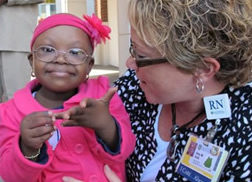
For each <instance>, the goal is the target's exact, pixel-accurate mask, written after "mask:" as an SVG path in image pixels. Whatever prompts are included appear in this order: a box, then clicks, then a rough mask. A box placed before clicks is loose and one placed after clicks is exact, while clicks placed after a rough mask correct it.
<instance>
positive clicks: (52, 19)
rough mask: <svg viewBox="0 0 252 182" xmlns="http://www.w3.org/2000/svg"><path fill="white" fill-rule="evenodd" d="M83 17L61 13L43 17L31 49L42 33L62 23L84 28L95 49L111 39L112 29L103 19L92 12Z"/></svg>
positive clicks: (36, 30)
mask: <svg viewBox="0 0 252 182" xmlns="http://www.w3.org/2000/svg"><path fill="white" fill-rule="evenodd" d="M83 18H84V20H82V19H80V18H79V17H77V16H74V15H72V14H68V13H59V14H54V15H51V16H49V17H47V18H45V19H43V20H42V21H41V22H40V23H39V24H38V26H37V27H36V29H35V31H34V34H33V38H32V41H31V50H32V46H33V44H34V41H35V40H36V38H37V37H38V36H39V35H40V34H42V33H43V32H45V31H46V30H48V29H50V28H53V27H56V26H60V25H68V26H73V27H77V28H80V29H81V30H83V31H84V32H85V33H86V34H87V35H88V36H89V38H90V41H91V44H92V48H93V49H94V47H95V46H96V45H98V44H100V43H101V42H102V41H103V42H104V43H105V42H106V39H110V37H109V33H110V32H111V29H110V28H109V27H108V26H106V25H103V24H102V21H101V20H100V19H99V18H98V17H97V16H95V15H94V14H92V16H87V15H84V16H83Z"/></svg>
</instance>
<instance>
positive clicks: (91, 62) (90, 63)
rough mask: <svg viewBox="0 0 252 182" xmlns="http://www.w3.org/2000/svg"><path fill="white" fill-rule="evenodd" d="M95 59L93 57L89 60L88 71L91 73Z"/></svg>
mask: <svg viewBox="0 0 252 182" xmlns="http://www.w3.org/2000/svg"><path fill="white" fill-rule="evenodd" d="M94 62H95V59H94V58H93V57H92V58H91V59H90V60H88V73H90V71H91V69H92V68H93V66H94Z"/></svg>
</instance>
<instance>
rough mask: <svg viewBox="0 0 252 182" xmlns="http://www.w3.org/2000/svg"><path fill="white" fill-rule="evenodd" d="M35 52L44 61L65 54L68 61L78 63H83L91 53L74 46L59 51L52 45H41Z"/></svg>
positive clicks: (47, 61)
mask: <svg viewBox="0 0 252 182" xmlns="http://www.w3.org/2000/svg"><path fill="white" fill-rule="evenodd" d="M32 52H33V53H35V55H36V57H37V58H38V59H39V60H40V61H43V62H46V63H50V62H52V61H54V60H55V59H57V57H58V56H59V54H60V53H61V54H63V56H64V58H65V59H66V61H67V62H68V63H70V64H74V65H78V64H83V63H84V62H85V61H87V59H88V58H89V57H92V56H91V55H88V54H87V53H86V52H85V51H84V50H82V49H79V48H72V49H69V50H68V51H66V52H65V51H58V50H57V49H55V48H54V47H51V46H46V45H43V46H40V47H38V48H37V49H35V50H33V51H32Z"/></svg>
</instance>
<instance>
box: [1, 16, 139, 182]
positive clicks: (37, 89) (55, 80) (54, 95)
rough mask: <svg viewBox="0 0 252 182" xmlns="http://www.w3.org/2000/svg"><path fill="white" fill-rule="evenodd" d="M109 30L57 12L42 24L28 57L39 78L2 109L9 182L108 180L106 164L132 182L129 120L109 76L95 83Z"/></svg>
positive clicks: (5, 169) (4, 164)
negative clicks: (127, 165)
mask: <svg viewBox="0 0 252 182" xmlns="http://www.w3.org/2000/svg"><path fill="white" fill-rule="evenodd" d="M109 33H110V29H109V28H108V27H107V26H104V25H102V22H101V20H100V19H98V18H97V17H95V16H94V15H93V16H84V20H82V19H80V18H78V17H76V16H74V15H71V14H65V13H64V14H56V15H52V16H50V17H48V18H46V19H44V20H43V21H42V22H41V23H40V24H39V25H38V26H37V27H36V29H35V31H34V35H33V38H32V41H31V54H30V55H29V56H28V58H29V61H30V64H31V66H32V69H33V73H34V75H35V76H36V79H34V80H32V81H31V82H29V83H28V84H27V85H26V87H25V88H23V89H21V90H19V91H17V92H16V93H15V95H14V97H13V98H12V99H11V100H9V101H8V102H6V103H3V104H1V105H0V134H1V135H0V176H1V177H2V178H3V180H4V181H6V182H16V181H17V182H20V181H22V182H34V181H36V182H37V181H39V182H41V181H48V182H54V181H57V182H59V181H62V178H63V176H72V177H74V178H76V179H80V180H83V181H85V182H87V181H99V182H101V181H102V182H104V181H107V179H106V177H105V175H104V172H103V167H104V164H109V165H110V166H111V167H112V169H113V170H115V171H116V172H117V174H118V175H119V176H120V178H121V179H122V180H124V179H125V173H124V171H125V170H124V161H125V159H126V158H127V157H128V156H129V155H130V153H131V152H132V151H133V148H134V144H135V137H134V135H133V134H132V133H131V128H130V122H129V117H128V115H127V113H126V111H125V109H124V106H123V103H122V102H121V100H120V98H119V97H118V95H117V94H116V93H115V92H116V89H109V80H108V78H106V77H102V76H100V77H98V78H97V79H88V75H89V73H90V70H91V68H92V66H93V64H94V59H93V57H92V54H93V51H94V47H95V46H96V45H97V44H99V43H101V41H102V40H103V41H104V42H105V40H106V38H109ZM17 77H18V73H17ZM68 126H71V127H68Z"/></svg>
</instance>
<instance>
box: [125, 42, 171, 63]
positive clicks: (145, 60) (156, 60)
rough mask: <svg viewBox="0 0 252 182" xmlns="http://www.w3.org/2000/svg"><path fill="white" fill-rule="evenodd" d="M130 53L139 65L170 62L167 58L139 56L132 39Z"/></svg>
mask: <svg viewBox="0 0 252 182" xmlns="http://www.w3.org/2000/svg"><path fill="white" fill-rule="evenodd" d="M129 53H130V55H131V57H132V58H133V59H134V60H135V62H136V65H137V67H145V66H151V65H155V64H163V63H168V60H167V59H166V58H139V56H138V54H137V53H136V51H135V50H134V48H133V43H132V41H130V47H129Z"/></svg>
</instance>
